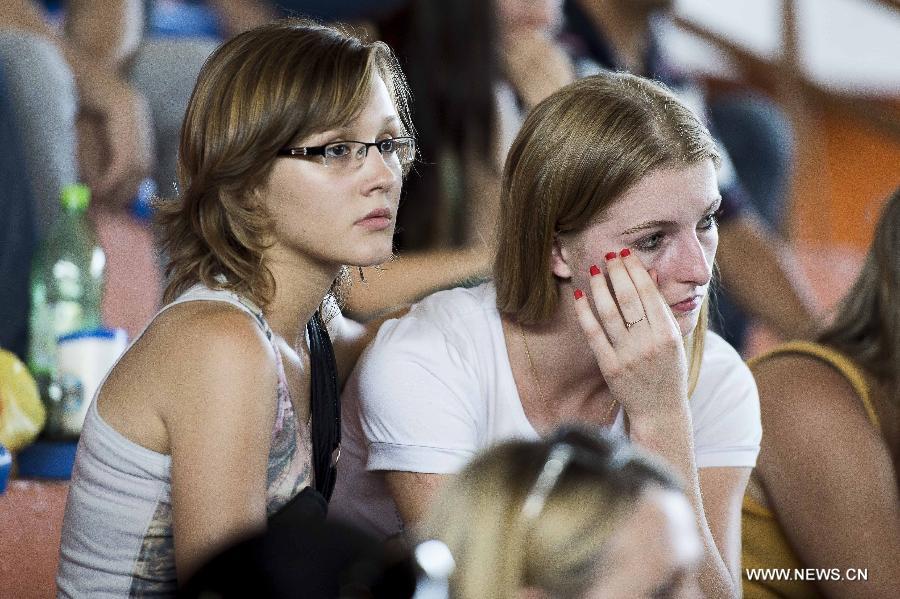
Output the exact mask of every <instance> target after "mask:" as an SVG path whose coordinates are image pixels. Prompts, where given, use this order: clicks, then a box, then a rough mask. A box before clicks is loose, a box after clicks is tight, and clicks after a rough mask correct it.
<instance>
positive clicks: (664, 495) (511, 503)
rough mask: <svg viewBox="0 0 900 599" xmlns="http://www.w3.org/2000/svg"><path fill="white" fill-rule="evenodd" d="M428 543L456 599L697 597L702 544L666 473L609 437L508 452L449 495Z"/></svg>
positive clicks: (593, 432)
mask: <svg viewBox="0 0 900 599" xmlns="http://www.w3.org/2000/svg"><path fill="white" fill-rule="evenodd" d="M418 532H419V534H420V535H421V536H422V537H424V538H435V539H439V540H441V541H443V542H444V543H446V544H447V546H448V547H449V549H450V552H451V554H452V556H453V560H454V562H455V569H454V572H453V575H452V576H451V579H450V595H451V597H453V599H480V598H482V597H492V598H494V599H507V598H508V599H513V598H524V597H527V598H529V599H541V598H555V599H576V598H581V597H603V598H604V599H643V598H646V599H651V598H656V597H667V598H671V599H677V598H682V597H696V596H697V594H698V588H697V565H698V562H699V559H700V556H701V546H700V538H699V536H698V535H697V526H696V524H695V523H694V518H693V514H692V512H691V507H690V505H689V504H688V502H687V500H686V499H685V497H684V494H683V493H682V491H681V485H680V484H679V483H678V482H677V481H676V480H675V477H673V476H672V474H670V473H669V471H668V470H667V469H666V468H663V467H662V466H660V465H659V464H658V463H657V462H654V461H653V460H651V459H649V458H648V457H647V456H646V455H645V454H644V453H643V452H641V451H639V450H637V449H635V448H634V447H632V446H631V445H629V444H628V443H626V442H625V441H624V440H622V439H621V438H617V437H615V436H612V435H609V434H605V433H604V432H603V431H601V430H599V429H587V428H572V429H563V430H560V431H559V432H557V433H555V434H553V435H551V436H550V437H549V438H548V439H547V440H545V441H508V442H505V443H502V444H500V445H497V446H495V447H493V448H491V449H489V450H487V451H486V452H484V453H482V454H480V455H479V456H477V457H476V458H475V459H474V460H473V461H472V462H471V463H470V464H469V465H468V466H466V467H465V468H464V469H463V470H462V472H460V473H459V474H458V475H456V476H454V477H453V478H452V479H451V482H450V483H449V484H447V485H446V487H444V488H443V489H442V490H441V492H440V494H439V495H438V497H437V498H436V500H435V502H434V506H433V508H432V509H431V510H430V511H429V513H428V516H427V517H426V518H425V521H424V522H423V524H422V526H421V528H420V529H419V530H418Z"/></svg>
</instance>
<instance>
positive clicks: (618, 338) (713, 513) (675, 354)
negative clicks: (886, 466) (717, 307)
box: [574, 254, 749, 598]
mask: <svg viewBox="0 0 900 599" xmlns="http://www.w3.org/2000/svg"><path fill="white" fill-rule="evenodd" d="M620 258H621V259H612V260H607V263H606V267H607V271H608V277H609V281H610V283H609V284H607V282H606V277H604V276H592V277H591V279H590V298H588V297H586V296H584V295H580V296H578V297H576V298H575V299H574V308H575V314H576V316H577V317H578V321H579V324H580V325H581V327H582V329H583V330H584V332H585V334H586V336H587V342H588V344H589V346H590V348H591V351H592V352H593V354H594V356H595V357H596V359H597V364H598V366H599V367H600V371H601V372H602V373H603V376H604V378H605V380H606V383H607V385H608V386H609V390H610V392H611V393H612V395H613V396H614V397H615V398H616V399H618V401H619V403H620V404H621V405H622V407H623V408H624V410H625V412H626V414H627V415H628V418H629V422H630V425H631V431H630V433H631V439H632V440H633V441H634V442H635V443H638V444H640V445H642V446H644V447H646V448H647V449H648V450H650V451H652V452H653V453H656V454H657V455H659V456H661V457H662V458H663V459H665V460H666V461H668V462H669V463H670V464H671V465H672V466H673V467H674V468H675V471H676V472H677V473H678V474H680V475H681V477H682V480H683V481H684V483H685V492H686V495H687V498H688V501H690V503H691V505H692V507H693V509H694V516H695V518H696V522H697V528H698V531H699V533H700V539H701V541H702V543H703V547H704V558H703V561H702V563H701V566H700V580H699V582H700V588H701V589H702V590H703V593H704V595H705V596H707V597H717V598H718V597H738V596H740V589H741V587H740V584H739V581H740V578H739V573H738V572H737V571H733V570H729V568H728V565H726V560H729V558H730V557H731V556H734V555H736V552H737V551H739V550H740V549H739V548H740V543H739V534H740V533H739V531H740V498H741V497H742V496H743V493H744V489H745V487H746V485H747V480H748V478H749V471H748V469H745V468H717V469H707V470H706V471H705V472H704V474H703V476H702V478H701V475H700V474H699V473H698V471H697V463H696V460H695V457H694V435H693V426H692V417H691V411H690V407H689V404H688V392H687V358H686V356H685V352H684V346H683V340H682V338H681V331H680V329H679V325H678V323H677V322H676V321H675V318H674V316H673V315H672V312H671V310H670V309H669V307H668V305H667V304H666V303H665V301H664V300H663V299H662V296H661V295H660V293H659V291H658V290H657V288H656V284H655V282H654V281H653V279H652V278H651V275H650V273H648V272H647V270H646V268H645V267H644V266H643V263H642V262H641V261H640V259H639V258H638V257H637V256H635V255H633V254H626V255H624V256H621V255H620ZM594 309H596V314H597V316H599V320H598V318H597V316H595V313H594ZM642 313H643V315H644V317H643V318H640V319H638V317H637V315H640V314H642ZM632 314H633V315H634V316H631V315H632ZM625 315H629V316H625ZM626 318H627V319H628V321H630V322H633V323H634V324H633V325H631V326H630V327H629V326H628V325H626V324H625V322H626ZM601 322H602V324H601ZM703 484H705V485H706V487H705V489H704V490H705V491H706V495H703V494H701V485H703ZM707 500H708V501H709V502H710V505H709V509H707V506H706V505H705V504H704V502H705V501H707ZM714 534H715V536H714ZM735 542H736V543H737V547H735V546H734V544H735ZM729 561H731V562H732V566H735V565H736V564H734V563H733V562H734V561H735V560H734V559H733V557H731V559H730V560H729ZM737 569H739V567H738V568H736V569H735V570H737Z"/></svg>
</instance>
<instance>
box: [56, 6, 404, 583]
mask: <svg viewBox="0 0 900 599" xmlns="http://www.w3.org/2000/svg"><path fill="white" fill-rule="evenodd" d="M407 96H408V92H407V89H406V85H405V83H404V81H403V77H402V74H401V73H400V71H399V68H398V66H397V64H396V60H395V59H394V57H393V55H392V53H391V51H390V50H389V49H388V48H387V46H385V45H384V44H381V43H365V42H363V41H361V40H359V39H357V38H355V37H352V36H350V35H348V34H345V33H342V32H340V31H337V30H335V29H331V28H327V27H323V26H318V25H313V24H308V23H303V22H279V23H275V24H271V25H266V26H263V27H260V28H258V29H255V30H251V31H249V32H246V33H243V34H241V35H238V36H236V37H234V38H233V39H231V40H230V41H228V42H227V43H225V44H224V45H223V46H221V47H220V48H219V49H218V50H216V51H215V53H214V54H213V55H212V56H211V57H210V59H209V60H208V62H207V63H206V65H205V66H204V67H203V70H202V72H201V73H200V75H199V78H198V80H197V84H196V87H195V89H194V92H193V95H192V98H191V101H190V104H189V107H188V110H187V114H186V116H185V120H184V124H183V127H182V134H181V147H180V152H179V179H180V187H179V188H180V191H181V195H180V197H179V198H178V199H177V200H175V201H172V202H171V203H168V202H167V203H163V204H161V205H160V206H159V210H160V214H159V224H160V228H161V234H162V239H163V247H164V249H165V251H166V254H167V257H168V269H167V271H168V275H169V283H168V287H167V289H166V293H165V298H164V299H165V301H166V302H167V305H166V306H165V307H164V308H163V309H162V310H161V311H160V313H159V314H158V315H157V316H156V317H155V318H154V319H153V320H152V322H151V323H150V325H149V326H148V327H147V329H146V330H145V331H144V333H143V334H142V335H141V336H140V337H139V338H138V339H136V340H135V342H134V343H133V344H132V345H131V347H130V348H129V349H128V351H126V353H125V354H124V355H123V356H122V358H121V359H120V360H119V361H118V363H117V364H116V365H115V367H114V368H113V369H112V371H111V372H110V373H109V375H108V377H107V378H106V380H105V383H104V384H103V385H102V388H101V389H100V391H99V392H98V394H97V397H96V398H95V401H94V402H93V403H92V405H91V408H90V411H89V414H88V417H87V420H86V422H85V425H84V430H83V433H82V436H81V440H80V443H79V448H78V455H77V458H76V464H75V470H74V473H73V478H72V486H71V489H70V491H69V500H68V505H67V508H66V515H65V521H64V525H63V533H62V547H61V558H60V570H59V574H58V583H59V588H60V593H61V594H62V595H63V596H76V597H83V596H95V595H100V594H103V595H116V596H118V595H122V596H125V595H144V594H165V595H171V594H174V592H175V590H176V586H177V584H178V583H179V582H182V583H183V582H184V581H185V580H187V579H188V578H189V577H190V576H191V574H192V573H193V572H194V571H195V570H196V569H197V568H198V566H200V565H201V564H202V563H203V562H204V561H205V560H206V559H208V557H210V556H211V555H212V554H214V553H216V552H217V551H218V550H220V549H222V548H223V547H225V546H226V545H228V544H230V543H232V542H234V541H235V540H237V539H239V538H241V537H245V536H248V535H250V534H253V533H255V532H258V531H259V530H260V529H262V528H264V527H265V526H266V519H267V516H271V515H273V514H274V513H276V512H279V510H282V509H283V508H285V507H286V506H294V505H296V504H297V502H300V504H302V505H303V506H305V507H304V509H302V510H300V511H304V512H307V513H308V512H310V510H312V512H316V511H318V512H322V511H324V500H323V499H322V497H321V496H320V497H318V498H317V497H316V492H318V493H319V494H321V495H322V496H324V497H325V498H326V499H327V498H328V497H329V496H330V494H331V490H332V487H333V484H334V461H336V459H337V455H338V453H339V436H340V430H339V427H340V424H339V423H340V418H339V407H338V403H337V400H338V388H339V387H340V385H341V384H342V383H343V379H344V377H345V376H346V374H347V373H348V371H349V369H350V368H352V365H353V363H354V361H355V358H356V355H357V354H358V351H359V349H360V345H359V344H360V343H361V342H362V340H363V339H364V336H365V331H363V330H362V328H361V327H357V328H354V327H352V326H351V325H350V323H348V322H346V321H344V320H342V319H341V317H340V316H339V315H337V316H336V317H335V318H334V319H333V320H332V321H331V322H330V323H329V329H330V330H331V334H332V336H331V338H330V339H329V334H328V331H326V330H325V321H326V320H327V319H328V317H329V314H328V312H329V311H333V312H336V310H334V309H333V307H334V301H333V298H332V297H330V292H331V290H332V288H333V287H334V286H335V285H336V282H338V281H339V280H340V279H341V273H342V271H343V270H344V269H345V265H349V266H353V267H362V266H370V265H375V264H380V263H382V262H384V261H386V260H388V259H389V258H390V256H391V250H392V236H393V232H394V217H395V214H396V210H397V203H398V200H399V197H400V187H401V182H402V179H403V176H404V174H405V172H406V171H407V169H408V168H409V165H410V163H411V161H412V160H413V157H414V155H415V143H414V141H413V139H412V137H411V132H412V124H411V123H410V120H409V115H408V111H407V109H406V106H407ZM329 307H331V308H332V310H329ZM307 502H308V503H309V505H306V503H307ZM298 592H300V593H301V594H302V590H298Z"/></svg>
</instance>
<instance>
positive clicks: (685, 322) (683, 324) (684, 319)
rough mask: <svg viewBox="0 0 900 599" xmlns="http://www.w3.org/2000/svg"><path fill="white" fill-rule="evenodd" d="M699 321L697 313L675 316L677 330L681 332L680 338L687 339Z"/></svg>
mask: <svg viewBox="0 0 900 599" xmlns="http://www.w3.org/2000/svg"><path fill="white" fill-rule="evenodd" d="M699 321H700V315H699V314H697V313H689V314H682V315H681V316H675V322H677V323H678V329H679V330H680V331H681V336H682V337H687V336H688V335H690V334H691V333H693V332H694V329H696V328H697V323H698V322H699Z"/></svg>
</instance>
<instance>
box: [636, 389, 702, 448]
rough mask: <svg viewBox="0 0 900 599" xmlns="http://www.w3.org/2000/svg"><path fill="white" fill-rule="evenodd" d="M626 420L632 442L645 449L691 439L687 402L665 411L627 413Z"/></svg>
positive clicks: (691, 430)
mask: <svg viewBox="0 0 900 599" xmlns="http://www.w3.org/2000/svg"><path fill="white" fill-rule="evenodd" d="M657 405H659V404H657ZM628 420H629V423H630V437H631V439H632V441H635V442H637V443H640V444H641V445H644V446H646V447H657V446H659V445H661V444H665V445H669V444H671V442H672V441H675V440H676V439H685V440H687V441H692V439H693V426H692V421H691V412H690V409H689V408H688V405H687V400H683V401H681V402H679V403H677V404H675V405H674V406H672V407H671V408H666V409H659V408H657V409H655V410H652V411H646V412H638V413H636V414H635V413H632V412H631V411H628ZM691 445H693V443H692V442H691Z"/></svg>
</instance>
